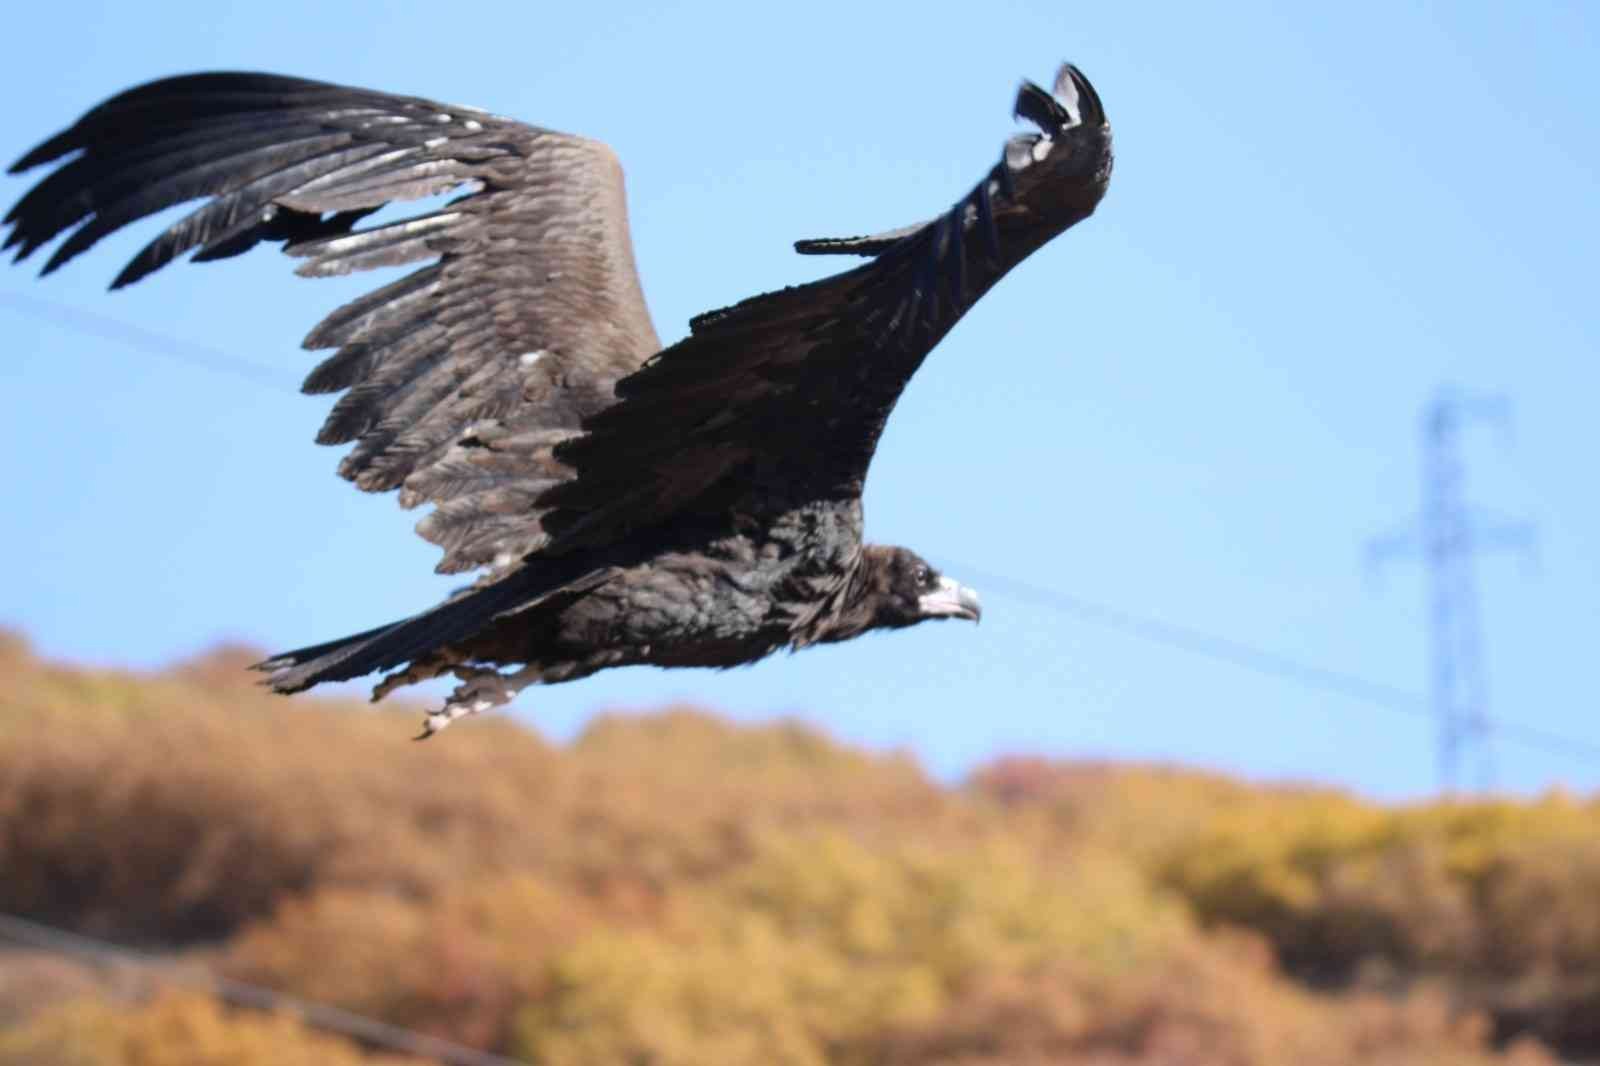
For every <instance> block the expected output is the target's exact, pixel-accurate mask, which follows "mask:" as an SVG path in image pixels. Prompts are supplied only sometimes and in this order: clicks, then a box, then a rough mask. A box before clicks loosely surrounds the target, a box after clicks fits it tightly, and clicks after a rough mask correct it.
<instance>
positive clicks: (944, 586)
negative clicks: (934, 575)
mask: <svg viewBox="0 0 1600 1066" xmlns="http://www.w3.org/2000/svg"><path fill="white" fill-rule="evenodd" d="M917 609H918V610H919V611H921V612H922V616H923V617H924V618H965V619H966V620H967V621H969V622H976V621H977V620H978V619H980V618H982V617H983V608H982V607H980V606H979V605H978V593H977V592H976V591H975V590H973V589H969V588H967V586H965V585H963V584H961V583H960V582H959V581H957V580H955V579H954V578H950V577H941V578H940V579H939V587H938V588H936V589H934V590H933V591H932V592H927V593H924V594H923V595H921V596H919V597H918V598H917Z"/></svg>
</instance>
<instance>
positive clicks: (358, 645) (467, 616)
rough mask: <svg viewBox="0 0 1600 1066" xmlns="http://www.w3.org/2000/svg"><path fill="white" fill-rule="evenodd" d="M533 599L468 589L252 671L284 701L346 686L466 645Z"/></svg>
mask: <svg viewBox="0 0 1600 1066" xmlns="http://www.w3.org/2000/svg"><path fill="white" fill-rule="evenodd" d="M529 599H530V596H529V593H528V589H527V588H525V587H519V586H516V585H515V584H508V583H501V584H497V585H488V586H486V587H483V588H474V589H470V590H468V591H466V592H464V593H462V594H460V595H458V596H456V597H454V598H452V599H448V600H446V601H445V602H443V603H441V604H439V605H438V606H437V607H434V608H432V609H431V610H428V611H424V612H423V613H422V614H419V615H414V616H412V617H411V618H407V619H405V620H403V621H400V622H395V623H393V624H391V625H387V626H379V627H378V628H377V629H369V630H367V631H366V632H365V633H356V634H354V635H352V636H348V637H341V638H339V639H338V640H330V641H328V642H327V643H324V644H313V645H311V646H310V647H306V648H298V649H296V650H294V651H287V652H284V653H282V654H281V655H274V656H273V657H272V658H270V659H267V660H265V661H263V662H259V663H256V664H255V666H253V667H252V668H251V669H254V670H260V671H262V672H264V673H266V674H267V675H268V676H267V680H266V684H267V685H269V686H271V688H272V690H273V691H274V692H281V693H284V694H285V695H287V694H289V693H291V692H302V691H304V690H305V689H308V688H310V687H311V686H313V685H318V684H321V683H322V682H324V681H348V680H350V679H351V678H356V677H361V676H363V675H365V674H370V673H374V672H375V671H378V670H391V669H393V668H395V667H397V666H400V665H401V664H402V663H406V662H409V661H411V660H413V659H417V658H420V657H421V656H423V655H425V654H427V653H428V652H431V651H434V650H435V649H437V648H439V647H441V646H443V645H445V644H450V643H452V642H455V641H460V640H465V639H466V638H467V637H470V636H472V635H473V634H474V633H477V632H478V631H479V630H481V629H483V628H484V627H485V626H487V625H488V624H489V622H490V621H491V620H493V619H494V617H495V616H496V615H497V614H499V613H501V612H502V611H506V610H509V609H510V608H512V607H516V606H519V605H521V604H523V603H526V602H527V601H528V600H529Z"/></svg>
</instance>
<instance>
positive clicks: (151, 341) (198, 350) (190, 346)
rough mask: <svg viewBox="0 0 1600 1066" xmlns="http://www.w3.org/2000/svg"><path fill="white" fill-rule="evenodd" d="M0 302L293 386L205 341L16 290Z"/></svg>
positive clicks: (154, 350) (158, 351)
mask: <svg viewBox="0 0 1600 1066" xmlns="http://www.w3.org/2000/svg"><path fill="white" fill-rule="evenodd" d="M0 305H4V306H6V307H9V308H10V309H11V310H13V311H19V312H21V313H22V314H25V315H28V316H29V317H32V318H37V319H42V320H44V321H46V322H52V323H54V324H55V325H58V326H64V327H66V328H67V329H72V330H76V331H78V332H79V333H87V334H89V335H90V336H94V337H99V338H101V339H102V340H109V341H115V342H117V343H118V344H126V345H127V346H128V347H130V348H138V349H140V350H141V351H146V352H149V353H150V354H151V355H157V356H160V357H161V358H163V359H171V360H173V361H174V362H178V363H183V364H185V365H187V366H193V367H199V368H200V369H202V370H209V371H213V372H215V373H218V374H232V375H233V376H234V377H237V378H242V379H244V380H246V381H250V382H253V383H254V384H257V385H261V386H264V387H266V388H269V389H282V390H285V391H288V392H293V391H294V386H293V385H292V384H291V383H290V382H289V380H288V378H287V377H286V376H285V375H284V374H282V373H279V372H277V371H274V370H272V369H271V368H270V367H264V366H261V365H259V364H256V363H252V362H250V361H249V360H247V359H239V358H236V357H234V356H232V355H229V354H228V353H227V352H225V351H222V350H221V349H220V348H213V347H211V346H210V345H206V344H196V343H194V342H193V341H186V340H182V339H181V338H178V337H174V336H171V335H169V334H166V333H157V332H156V331H154V330H149V329H145V328H143V327H142V326H136V325H134V324H133V323H131V322H124V321H122V320H121V319H116V318H112V317H111V316H109V315H102V314H97V313H96V312H93V311H84V310H82V309H80V308H77V307H73V306H71V305H69V304H64V303H58V302H56V301H55V300H40V299H36V298H34V297H32V296H22V295H19V294H17V293H10V292H4V293H0Z"/></svg>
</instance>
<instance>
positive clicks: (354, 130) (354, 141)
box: [5, 64, 1111, 737]
mask: <svg viewBox="0 0 1600 1066" xmlns="http://www.w3.org/2000/svg"><path fill="white" fill-rule="evenodd" d="M1015 115H1016V116H1017V117H1019V118H1023V119H1026V120H1028V121H1029V122H1031V123H1032V124H1033V125H1035V126H1037V127H1038V132H1037V133H1034V132H1029V133H1026V134H1019V135H1017V136H1014V137H1012V138H1011V139H1010V140H1009V141H1007V142H1006V144H1005V147H1004V149H1003V151H1002V153H1001V156H1000V159H999V161H998V162H997V163H996V164H995V165H994V166H993V167H992V168H991V169H990V170H989V171H988V172H987V173H985V174H984V175H983V177H982V178H981V179H980V180H979V181H978V183H977V185H976V186H975V187H973V189H972V190H971V191H970V192H969V193H967V194H966V195H965V196H963V197H961V199H960V200H959V201H957V202H956V204H955V205H954V206H953V207H951V208H950V209H949V210H948V211H946V212H944V213H943V214H941V215H938V216H937V217H936V218H934V219H932V220H931V221H928V222H924V223H921V224H918V225H912V226H906V227H903V228H900V229H895V230H890V231H888V232H886V233H883V234H880V235H878V236H869V237H850V238H841V239H829V240H807V241H800V242H798V243H797V244H796V245H795V247H796V250H797V251H799V252H801V253H804V254H808V255H820V254H844V255H853V256H860V257H863V258H864V259H865V262H863V263H862V264H860V265H858V266H856V267H855V268H854V269H850V270H846V271H844V272H842V273H838V274H834V275H832V276H830V277H826V278H823V279H821V280H819V281H813V282H810V283H808V284H804V285H798V286H794V287H792V288H786V289H783V290H782V291H779V292H773V293H767V294H765V295H761V296H755V297H752V298H750V299H747V300H745V301H744V302H742V303H739V304H736V305H735V306H733V307H729V308H726V309H723V310H720V311H713V312H710V313H708V314H703V315H701V316H699V317H698V318H695V319H694V320H693V321H692V322H691V323H690V332H689V335H688V336H687V337H686V338H684V339H683V340H681V341H678V342H677V343H676V344H673V345H671V346H669V347H665V348H663V347H662V345H661V342H660V341H659V340H658V339H657V337H656V333H655V330H654V328H653V327H652V325H651V322H650V315H649V312H648V311H647V310H646V308H645V304H644V298H643V295H642V293H641V292H640V288H639V280H638V276H637V274H636V272H635V268H634V260H633V251H632V247H631V245H630V241H629V236H628V219H627V210H626V206H625V203H624V198H623V184H622V169H621V167H620V166H619V165H618V162H617V158H616V156H615V155H614V154H613V153H612V152H611V150H610V149H608V148H607V147H606V146H605V145H604V144H601V143H599V142H598V141H592V140H588V139H586V138H583V137H577V136H573V135H571V134H566V133H558V132H556V131H554V130H547V129H541V128H539V127H537V126H529V125H525V124H523V123H521V122H517V121H515V120H512V119H508V118H501V117H499V116H497V115H492V114H489V113H487V112H484V111H480V110H477V109H475V108H470V107H457V106H454V105H444V104H438V103H434V102H432V101H429V100H424V99H420V98H417V97H411V96H395V95H390V94H388V93H380V92H371V91H368V90H365V89H356V88H348V87H345V86H341V85H331V84H327V83H323V82H316V81H305V80H301V79H298V78H289V77H280V76H277V75H272V74H254V73H207V74H193V75H187V76H183V77H174V78H167V79H164V80H161V81H155V82H151V83H150V84H148V85H143V86H140V87H138V88H135V89H130V90H128V91H127V92H124V93H122V94H121V95H119V96H115V97H113V98H111V99H110V100H107V101H106V102H105V103H103V104H100V105H99V106H98V107H96V108H94V109H93V110H91V111H89V112H88V113H87V114H85V115H84V116H83V117H82V118H80V119H79V120H78V121H77V123H76V124H74V125H73V126H72V127H71V128H70V129H67V130H66V131H64V132H62V133H59V134H57V135H56V136H54V137H51V138H50V139H49V140H47V141H45V142H44V143H43V144H41V145H39V147H37V148H35V149H34V150H33V151H31V152H29V153H28V154H27V155H25V156H23V157H22V159H20V160H19V161H18V162H17V163H16V164H15V165H14V166H13V167H12V168H11V169H12V172H13V173H15V172H20V171H24V170H27V169H29V168H31V167H35V166H39V165H41V164H49V163H53V164H56V166H55V168H54V169H53V170H51V171H50V172H49V173H48V174H46V175H45V176H44V177H43V178H42V179H41V180H40V181H39V182H38V184H36V185H35V186H34V187H33V188H32V189H30V190H29V191H28V192H27V193H26V194H25V195H24V196H23V197H22V198H21V200H19V201H18V202H17V204H16V205H15V206H14V207H13V208H12V209H11V211H10V213H9V214H7V215H6V217H5V224H6V225H7V226H9V227H10V232H9V233H8V234H7V236H6V241H5V247H7V248H11V247H15V248H16V258H17V259H18V260H21V259H25V258H27V257H28V256H30V255H32V254H33V253H34V252H35V251H37V250H38V249H39V248H41V247H42V246H44V245H45V244H47V243H49V242H50V241H52V240H53V239H54V238H56V237H58V236H60V235H62V234H66V235H67V236H66V238H65V240H63V241H62V242H61V243H60V244H59V245H58V246H57V247H56V248H55V250H54V252H53V254H51V255H50V257H49V259H48V260H47V261H46V262H45V265H44V269H43V272H44V273H49V272H51V271H53V270H55V269H56V268H57V267H59V266H61V265H62V264H63V263H65V262H66V261H67V260H69V259H72V258H73V257H74V256H77V255H78V254H80V253H82V252H85V251H87V250H88V249H89V248H90V247H92V246H93V245H94V244H95V242H96V241H98V240H99V239H100V238H102V237H104V236H106V235H107V234H109V233H112V232H113V231H115V230H117V229H120V228H121V227H123V226H125V225H128V224H129V223H132V222H135V221H137V220H139V219H141V218H144V217H145V216H148V215H151V214H154V213H156V212H158V211H161V210H163V209H165V208H168V207H171V206H173V205H175V204H179V203H182V202H184V201H193V200H199V201H202V203H201V204H200V205H199V206H198V207H197V208H196V209H195V210H194V211H193V212H192V213H190V214H189V215H187V216H186V217H184V218H183V219H182V220H180V221H178V222H176V223H175V224H173V225H172V226H170V227H169V228H168V229H166V230H165V231H164V232H162V233H161V234H160V235H158V236H157V237H156V238H155V239H154V240H153V241H151V242H150V244H149V245H147V246H146V247H145V248H144V250H143V251H141V252H140V253H139V254H138V255H136V256H135V257H134V258H133V260H132V261H131V262H129V263H128V264H127V266H125V267H124V268H123V270H122V272H121V273H120V274H118V275H117V277H116V280H115V281H114V282H113V284H112V287H113V288H119V287H121V286H123V285H128V284H131V283H132V282H135V281H138V280H139V279H140V278H142V277H144V276H145V275H146V274H149V273H150V272H152V271H154V270H157V269H159V268H161V267H162V266H165V265H166V264H167V263H169V262H170V261H172V260H173V259H174V258H176V257H177V256H179V255H180V254H182V253H184V252H190V251H192V252H194V255H193V257H192V258H193V259H194V260H196V261H199V260H211V259H222V258H226V257H228V256H234V255H238V254H240V253H242V252H245V251H248V250H249V249H251V248H253V247H254V246H255V245H256V244H258V243H260V242H262V241H270V242H279V243H281V244H282V245H283V250H284V251H285V252H286V253H288V254H289V255H290V256H292V257H294V258H295V260H297V262H298V266H297V269H296V272H297V273H299V274H302V275H304V276H307V277H326V276H330V275H339V274H348V273H350V272H352V271H358V270H367V269H369V268H375V267H397V266H410V267H412V269H411V270H410V271H409V272H407V273H405V274H404V275H403V276H401V277H399V278H398V279H397V280H393V281H389V282H388V283H386V284H384V285H382V286H381V287H379V288H377V289H375V290H374V291H372V292H370V293H369V294H367V295H365V296H362V297H361V298H360V299H357V300H355V301H353V302H351V303H348V304H346V305H345V306H343V307H340V308H338V309H337V310H335V311H334V312H333V313H331V314H330V315H328V317H327V318H325V319H324V320H323V321H322V322H321V324H319V325H318V326H317V327H316V328H315V329H313V330H312V331H311V333H310V335H309V336H308V337H306V339H305V347H306V348H308V349H330V350H331V351H332V354H331V355H328V356H327V358H325V359H324V360H323V361H322V362H321V363H320V364H319V365H318V366H317V367H316V368H315V369H314V370H312V371H311V374H310V376H309V377H307V378H306V380H305V384H304V385H303V391H305V392H307V393H330V392H337V393H342V395H341V396H340V397H339V399H338V401H337V402H336V403H335V404H334V405H333V409H332V411H331V413H330V414H329V415H328V417H327V421H326V422H325V423H324V425H323V426H322V430H321V432H320V433H319V434H318V435H317V441H318V442H319V443H321V444H354V447H353V448H352V449H351V450H350V451H349V452H348V454H346V455H345V456H344V458H343V460H342V461H341V462H340V464H339V473H340V475H342V476H343V477H345V478H347V479H349V480H350V481H353V482H355V484H356V485H357V486H358V487H359V488H362V489H365V490H367V491H369V492H384V491H388V490H390V489H397V490H399V500H400V505H401V506H402V507H407V508H411V507H416V506H418V505H419V504H431V505H432V510H431V511H429V513H428V514H427V515H426V517H424V518H423V519H422V520H421V522H419V523H418V525H417V531H418V532H419V533H420V534H421V535H422V536H423V537H425V538H426V539H428V540H429V541H432V542H433V543H435V544H437V545H438V546H439V547H440V548H441V549H442V550H443V552H444V558H443V560H442V561H441V562H440V564H439V566H438V569H439V571H440V572H442V573H458V572H468V571H477V572H478V577H477V580H476V581H475V582H474V583H473V584H472V585H471V586H470V587H468V588H465V589H462V590H461V591H459V592H457V593H456V594H454V595H452V596H450V597H449V598H448V599H446V600H445V601H444V602H442V603H440V604H438V605H436V606H434V607H432V608H430V609H428V610H426V611H423V612H422V613H420V614H417V615H414V616H412V617H410V618H407V619H404V620H401V621H398V622H392V623H390V624H388V625H383V626H379V627H378V628H376V629H371V630H368V631H367V632H364V633H357V634H355V635H353V636H348V637H343V638H341V639H339V640H333V641H329V642H328V643H325V644H316V645H312V646H311V647H307V648H301V649H299V650H297V651H290V652H285V653H283V654H281V655H277V656H274V657H273V658H271V659H269V660H267V661H266V662H263V663H261V664H260V665H259V669H261V670H264V671H266V672H267V673H268V675H269V676H268V678H267V684H269V685H271V687H272V688H274V689H276V690H277V691H279V692H284V693H290V692H299V691H301V690H302V689H306V688H310V687H311V686H312V685H316V684H318V683H320V682H323V681H334V680H343V679H348V678H355V677H360V676H362V675H365V674H371V673H374V672H378V671H384V672H385V673H386V676H384V677H383V678H382V680H381V681H379V682H378V684H377V686H376V688H375V689H374V690H373V698H374V699H380V698H382V697H383V696H384V695H386V694H387V693H389V692H390V691H392V690H393V689H395V688H396V687H398V686H401V685H406V684H411V683H414V682H418V681H422V680H425V679H428V678H433V677H438V676H440V675H444V674H452V675H454V677H455V678H456V679H458V680H459V681H460V682H461V684H460V685H459V686H457V687H456V689H455V691H454V693H453V694H452V695H451V696H450V697H449V698H448V700H447V701H446V702H445V704H444V706H443V707H441V708H440V709H438V710H436V711H433V712H431V713H430V714H429V715H428V716H427V719H426V722H425V724H424V727H423V733H422V736H424V737H426V736H430V735H432V734H433V733H435V732H437V731H438V730H439V729H441V728H443V727H444V726H446V725H448V724H449V723H450V722H451V721H453V720H454V719H456V718H458V717H460V716H462V715H467V714H472V713H474V712H477V711H482V710H485V709H487V708H490V707H493V706H496V705H499V704H502V703H505V702H507V701H508V700H510V699H511V698H512V696H513V695H514V694H515V693H516V692H517V691H518V690H520V689H522V688H524V687H526V686H528V685H533V684H552V683H556V682H561V681H570V680H573V679H575V678H580V677H584V676H587V675H589V674H592V673H594V672H595V671H597V670H602V669H605V668H606V667H610V666H620V665H626V664H634V663H650V664H654V665H657V666H714V667H728V666H735V665H738V664H741V663H748V662H752V661H754V660H756V659H759V658H761V657H762V656H765V655H768V654H770V653H772V652H773V651H775V650H777V649H779V648H790V649H798V648H803V647H806V646H807V645H810V644H817V643H822V642H828V641H839V640H848V639H850V638H852V637H855V636H858V635H860V634H862V633H865V632H867V631H868V630H872V629H881V628H898V627H902V626H910V625H914V624H916V623H918V622H922V621H925V620H928V619H944V618H964V619H970V620H973V621H976V620H977V618H978V597H977V595H976V594H975V593H974V592H973V591H972V590H970V589H968V588H965V587H964V586H962V585H960V584H959V583H957V582H956V581H954V580H952V579H951V578H949V577H944V576H942V575H940V574H939V573H938V572H937V571H935V569H934V568H933V567H931V566H930V565H928V563H927V562H926V561H924V560H923V559H922V558H921V557H920V556H918V555H917V554H916V553H914V552H912V551H910V550H908V549H906V548H899V547H888V546H882V545H876V544H869V543H867V542H866V541H865V540H864V539H863V536H862V514H861V491H862V483H863V481H864V479H865V478H866V475H867V467H868V465H869V464H870V462H871V460H872V453H873V450H874V449H875V448H876V446H877V443H878V437H879V435H880V434H881V433H882V431H883V426H884V422H885V421H886V420H887V419H888V417H889V412H890V411H891V410H892V409H893V407H894V405H895V401H896V400H897V399H898V398H899V396H900V393H901V390H902V389H904V388H905V385H906V382H907V381H908V380H909V379H910V377H911V375H912V374H913V373H915V372H916V369H917V367H918V366H920V365H921V363H922V360H923V359H924V357H926V356H927V354H928V352H929V351H930V350H931V349H932V348H933V346H934V345H935V344H937V343H938V342H939V340H940V338H942V337H943V336H944V335H945V333H947V332H948V331H949V330H950V328H951V327H952V326H954V325H955V324H956V322H957V321H958V320H959V319H960V318H961V316H962V315H963V314H965V313H966V311H967V309H968V308H969V307H971V306H972V305H973V303H974V302H975V301H976V300H978V298H979V297H981V296H982V295H983V294H984V293H985V292H987V291H988V289H989V287H990V286H991V285H993V284H994V283H995V282H997V281H999V280H1000V278H1001V276H1002V275H1004V274H1005V273H1006V272H1007V271H1008V270H1010V269H1011V268H1012V267H1014V266H1016V265H1017V264H1018V263H1020V262H1021V261H1022V260H1023V259H1025V258H1026V257H1027V256H1028V254H1029V253H1031V252H1033V251H1034V250H1035V249H1037V248H1039V247H1040V246H1042V245H1043V244H1045V243H1046V242H1047V241H1049V240H1050V239H1051V238H1052V237H1055V236H1056V235H1057V234H1059V233H1061V232H1062V231H1063V230H1065V229H1067V228H1068V227H1069V226H1071V225H1073V224H1074V223H1076V222H1079V221H1081V220H1083V219H1084V218H1087V217H1088V216H1089V214H1090V213H1091V212H1092V211H1093V210H1094V209H1095V205H1096V204H1097V203H1099V201H1100V198H1101V196H1102V195H1104V193H1105V190H1106V185H1107V182H1108V181H1109V179H1110V176H1111V132H1110V127H1109V126H1108V125H1107V123H1106V116H1105V111H1104V110H1103V108H1102V106H1101V103H1100V99H1099V97H1098V96H1097V95H1096V93H1095V91H1094V89H1093V87H1091V86H1090V84H1089V82H1088V80H1087V79H1086V78H1085V77H1084V76H1083V74H1082V73H1081V72H1080V71H1079V70H1078V69H1077V68H1076V67H1074V66H1072V65H1070V64H1068V65H1064V66H1063V67H1062V68H1061V70H1060V72H1059V74H1058V75H1057V76H1056V80H1055V84H1054V86H1053V88H1052V90H1051V91H1049V92H1047V91H1045V90H1044V89H1042V88H1040V87H1039V86H1037V85H1034V84H1033V83H1031V82H1026V81H1025V82H1023V84H1022V87H1021V89H1020V90H1019V91H1018V94H1017V98H1016V105H1015ZM452 192H454V193H456V194H457V195H456V196H455V198H454V199H451V200H450V201H449V202H448V203H445V204H444V205H443V206H440V207H438V208H437V209H436V210H431V211H426V212H425V213H422V214H418V215H415V216H413V217H410V218H402V219H398V220H393V221H381V220H373V221H372V222H371V223H370V224H367V225H362V220H363V219H365V218H366V217H367V216H369V215H371V214H372V213H373V212H375V211H377V210H378V209H380V208H382V207H383V206H385V205H386V204H389V203H392V202H396V201H405V200H417V199H422V198H426V197H431V196H438V195H440V194H446V193H452Z"/></svg>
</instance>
